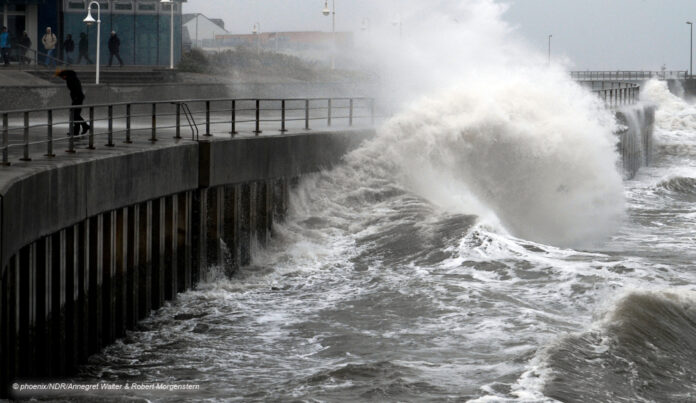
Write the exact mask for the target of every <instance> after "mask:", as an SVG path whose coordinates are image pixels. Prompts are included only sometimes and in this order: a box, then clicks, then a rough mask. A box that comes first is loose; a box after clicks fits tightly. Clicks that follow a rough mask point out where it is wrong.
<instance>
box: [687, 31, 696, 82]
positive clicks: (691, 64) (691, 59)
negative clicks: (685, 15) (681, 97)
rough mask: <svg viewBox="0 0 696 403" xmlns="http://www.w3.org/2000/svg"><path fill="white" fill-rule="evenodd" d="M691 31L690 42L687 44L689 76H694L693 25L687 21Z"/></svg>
mask: <svg viewBox="0 0 696 403" xmlns="http://www.w3.org/2000/svg"><path fill="white" fill-rule="evenodd" d="M686 23H687V24H689V28H690V31H691V42H690V44H689V75H690V76H693V75H694V24H693V23H691V21H687V22H686Z"/></svg>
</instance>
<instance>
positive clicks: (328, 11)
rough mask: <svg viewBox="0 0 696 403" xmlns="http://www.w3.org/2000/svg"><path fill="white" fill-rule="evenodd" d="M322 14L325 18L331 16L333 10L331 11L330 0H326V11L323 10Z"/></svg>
mask: <svg viewBox="0 0 696 403" xmlns="http://www.w3.org/2000/svg"><path fill="white" fill-rule="evenodd" d="M321 13H322V14H324V15H325V16H328V15H329V14H331V10H329V0H326V1H325V2H324V9H323V10H321Z"/></svg>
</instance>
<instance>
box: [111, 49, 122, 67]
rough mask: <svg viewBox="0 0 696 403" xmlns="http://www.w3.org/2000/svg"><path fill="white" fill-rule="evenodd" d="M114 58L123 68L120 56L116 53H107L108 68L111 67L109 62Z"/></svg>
mask: <svg viewBox="0 0 696 403" xmlns="http://www.w3.org/2000/svg"><path fill="white" fill-rule="evenodd" d="M114 56H116V59H118V62H119V64H120V65H121V66H123V60H121V56H119V54H118V51H116V52H109V66H111V61H112V60H114Z"/></svg>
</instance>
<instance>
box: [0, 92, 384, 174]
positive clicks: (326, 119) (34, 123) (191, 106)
mask: <svg viewBox="0 0 696 403" xmlns="http://www.w3.org/2000/svg"><path fill="white" fill-rule="evenodd" d="M80 108H81V109H82V110H84V111H86V112H87V115H86V118H85V120H86V122H87V123H88V124H89V125H90V127H89V129H88V132H87V133H85V134H73V133H71V131H72V130H71V129H72V128H73V127H74V126H75V123H76V122H73V113H71V112H70V111H71V110H74V109H75V107H73V106H63V107H57V108H48V109H32V110H16V111H3V112H0V114H1V115H2V147H0V149H1V150H2V164H3V165H10V151H12V150H18V151H20V154H21V158H20V160H21V161H31V153H32V151H33V152H36V151H37V149H45V154H44V156H47V157H54V156H55V154H54V148H55V147H54V146H55V143H56V142H62V143H67V150H66V152H68V153H75V152H76V143H77V142H79V141H81V140H85V139H86V140H87V146H86V148H87V149H94V148H95V139H96V138H97V137H101V138H105V139H106V144H105V146H106V147H114V146H115V142H116V141H119V140H122V141H123V143H126V144H128V143H131V142H132V141H133V137H134V136H136V135H140V136H142V135H143V133H144V134H145V135H146V136H147V137H146V139H147V140H148V141H150V142H153V143H154V142H156V141H158V140H159V139H160V138H161V136H159V137H158V132H159V133H161V132H162V131H168V132H169V133H171V134H173V138H174V139H176V140H180V139H183V136H182V129H183V130H186V131H187V132H188V131H189V130H190V132H191V140H193V141H197V140H198V139H199V135H202V136H205V137H209V136H212V134H213V133H214V132H215V133H227V134H229V135H231V136H235V135H237V134H238V133H240V132H242V131H247V132H249V133H250V134H253V135H256V136H258V135H261V133H263V131H264V130H272V131H277V132H279V133H283V132H286V131H288V130H289V129H299V130H310V129H311V128H310V125H317V123H316V122H322V123H323V124H325V126H326V127H331V126H332V125H335V124H344V125H346V126H348V127H351V126H353V125H354V124H356V123H360V122H362V123H368V124H370V125H372V124H374V119H375V103H374V99H373V98H364V97H359V98H287V99H231V98H229V99H227V98H226V99H187V100H174V101H157V102H131V103H113V104H91V105H82V106H80ZM83 113H84V112H83ZM182 115H183V119H182ZM183 120H185V121H183ZM182 121H183V123H182ZM201 129H202V130H203V134H200V133H199V132H200V130H201ZM60 131H62V133H65V134H63V135H58V137H55V136H54V134H55V133H58V132H60ZM187 137H188V136H187Z"/></svg>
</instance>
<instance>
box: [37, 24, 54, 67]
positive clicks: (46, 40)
mask: <svg viewBox="0 0 696 403" xmlns="http://www.w3.org/2000/svg"><path fill="white" fill-rule="evenodd" d="M41 43H43V46H44V49H46V66H48V65H54V66H55V65H56V59H55V54H56V43H58V39H57V38H56V35H55V34H54V33H53V32H51V27H46V33H45V34H44V36H43V38H41Z"/></svg>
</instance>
